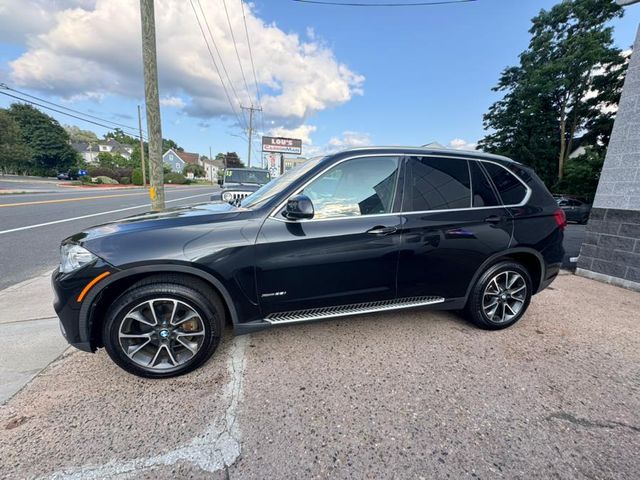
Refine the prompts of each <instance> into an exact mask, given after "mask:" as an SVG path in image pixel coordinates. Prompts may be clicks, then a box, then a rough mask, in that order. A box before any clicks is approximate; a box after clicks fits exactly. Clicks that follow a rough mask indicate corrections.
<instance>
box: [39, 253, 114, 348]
mask: <svg viewBox="0 0 640 480" xmlns="http://www.w3.org/2000/svg"><path fill="white" fill-rule="evenodd" d="M115 271H116V270H115V269H113V267H111V266H110V265H108V264H107V263H105V262H103V261H102V260H99V259H98V260H97V261H96V262H94V263H93V264H91V265H87V266H86V267H83V268H81V269H79V270H77V271H74V272H70V273H61V272H60V271H59V269H57V268H56V269H55V270H54V271H53V273H52V274H51V285H52V287H53V293H54V297H53V308H54V309H55V311H56V314H57V315H58V318H59V319H60V331H61V332H62V335H63V336H64V338H65V339H66V340H67V342H69V344H71V345H73V346H74V347H76V348H77V349H79V350H83V351H85V352H92V351H94V350H95V349H94V348H93V346H92V344H91V332H90V331H88V328H87V327H86V325H88V324H89V323H88V322H87V321H86V319H83V318H82V316H83V315H84V312H86V311H87V310H88V309H87V308H82V306H83V301H84V302H86V301H90V300H89V299H87V297H85V298H84V299H83V301H78V297H79V296H80V294H81V293H82V292H83V290H84V289H85V288H86V287H87V285H88V284H89V283H91V281H92V280H94V279H95V278H96V277H98V276H99V275H101V274H103V273H105V272H109V273H114V272H115ZM91 288H92V289H97V288H99V282H98V284H95V285H93V286H92V287H91ZM88 297H90V298H91V297H92V295H89V296H88Z"/></svg>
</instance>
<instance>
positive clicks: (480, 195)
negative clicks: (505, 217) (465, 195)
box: [469, 160, 500, 207]
mask: <svg viewBox="0 0 640 480" xmlns="http://www.w3.org/2000/svg"><path fill="white" fill-rule="evenodd" d="M469 167H470V169H471V185H472V192H473V206H474V207H495V206H497V205H500V200H498V197H497V195H496V192H495V191H494V189H493V186H492V185H491V182H490V181H489V179H488V177H487V175H486V174H485V173H484V172H483V171H482V168H480V165H478V162H476V161H473V160H470V161H469Z"/></svg>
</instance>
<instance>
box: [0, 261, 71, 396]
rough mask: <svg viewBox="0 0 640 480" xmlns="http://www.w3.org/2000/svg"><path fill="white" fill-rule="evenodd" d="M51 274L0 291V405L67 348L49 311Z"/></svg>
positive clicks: (51, 294) (50, 308)
mask: <svg viewBox="0 0 640 480" xmlns="http://www.w3.org/2000/svg"><path fill="white" fill-rule="evenodd" d="M50 278H51V272H46V273H44V274H42V275H39V276H37V277H35V278H32V279H30V280H27V281H24V282H21V283H18V284H16V285H13V286H11V287H9V288H6V289H4V290H2V291H0V404H2V403H5V402H6V401H7V400H9V399H10V398H11V397H12V396H13V395H14V394H15V393H16V392H18V391H19V390H20V389H21V388H22V387H23V386H25V385H26V384H27V383H29V381H30V380H31V379H32V378H33V377H35V376H36V375H37V374H38V373H40V371H41V370H42V369H43V368H45V367H46V366H47V365H49V363H51V362H52V361H53V360H55V359H56V358H57V357H58V356H59V355H60V354H62V353H63V352H64V351H65V350H66V348H67V347H68V345H67V342H66V341H65V339H64V338H63V337H62V335H61V334H60V328H59V327H58V317H57V316H56V313H55V311H54V310H53V305H52V303H53V292H52V290H51V280H50Z"/></svg>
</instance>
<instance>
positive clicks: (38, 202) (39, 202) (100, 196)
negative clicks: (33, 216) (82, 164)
mask: <svg viewBox="0 0 640 480" xmlns="http://www.w3.org/2000/svg"><path fill="white" fill-rule="evenodd" d="M133 195H147V192H137V193H121V194H118V195H116V194H114V195H97V196H93V197H78V198H61V199H60V200H40V201H35V202H20V203H0V208H4V207H24V206H26V205H44V204H46V203H65V202H80V201H82V200H95V199H97V198H115V197H131V196H133Z"/></svg>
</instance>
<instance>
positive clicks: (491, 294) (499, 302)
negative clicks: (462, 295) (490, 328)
mask: <svg viewBox="0 0 640 480" xmlns="http://www.w3.org/2000/svg"><path fill="white" fill-rule="evenodd" d="M526 298H527V282H526V281H525V279H524V277H523V276H522V275H520V274H519V273H518V272H514V271H512V270H509V271H505V272H500V273H497V274H496V275H495V276H494V277H493V278H492V279H491V280H489V282H488V283H487V286H486V287H485V289H484V293H483V295H482V310H483V311H484V314H485V315H486V317H487V319H488V320H489V321H490V322H493V323H507V322H509V321H511V320H512V319H513V318H515V317H516V316H517V315H518V314H519V313H520V311H521V310H522V308H523V307H524V304H525V301H526Z"/></svg>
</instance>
